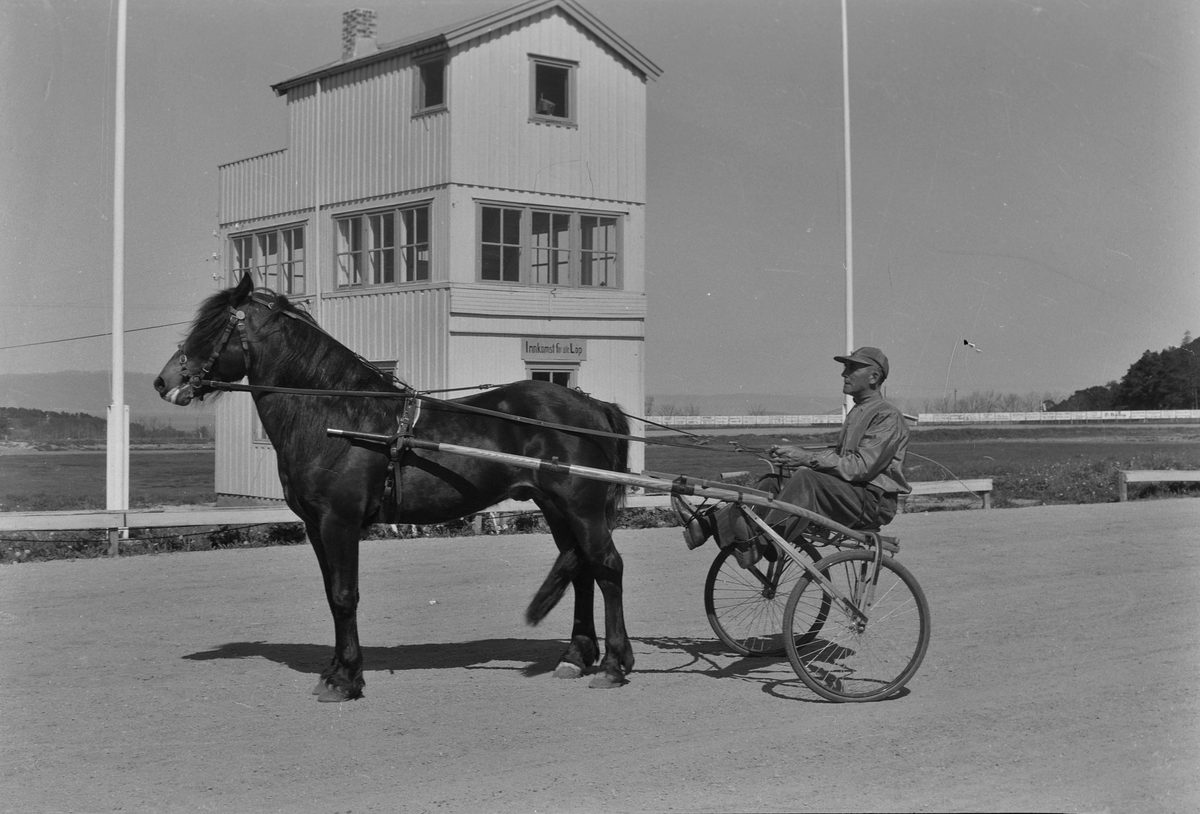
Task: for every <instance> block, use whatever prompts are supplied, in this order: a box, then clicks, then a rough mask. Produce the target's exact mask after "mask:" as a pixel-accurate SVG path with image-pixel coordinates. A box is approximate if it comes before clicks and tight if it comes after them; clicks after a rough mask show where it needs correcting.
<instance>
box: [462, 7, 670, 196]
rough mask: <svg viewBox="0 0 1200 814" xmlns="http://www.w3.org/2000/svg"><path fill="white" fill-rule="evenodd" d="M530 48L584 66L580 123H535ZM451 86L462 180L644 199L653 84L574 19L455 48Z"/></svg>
mask: <svg viewBox="0 0 1200 814" xmlns="http://www.w3.org/2000/svg"><path fill="white" fill-rule="evenodd" d="M530 54H536V55H539V56H545V57H554V58H557V59H564V60H571V61H575V62H578V63H579V67H578V69H577V71H576V102H577V107H576V110H577V117H576V120H577V122H578V127H562V126H557V125H550V124H533V123H531V122H530V121H529V109H530V84H529V73H530V70H531V67H530V63H529V56H530ZM450 87H451V93H450V105H451V112H452V114H453V115H452V120H451V126H452V134H451V135H452V138H451V144H452V147H453V150H454V156H453V174H454V179H453V180H455V181H459V182H470V183H473V184H481V185H484V186H494V187H499V188H501V189H522V190H536V191H538V192H550V193H555V194H560V195H573V196H582V197H588V198H597V199H602V200H613V201H635V202H641V201H644V200H645V197H646V195H645V175H646V172H645V170H646V167H645V132H646V89H645V84H644V83H643V82H642V80H641V79H640V78H639V77H638V76H637V75H636V74H634V73H633V72H632V71H630V70H629V69H628V68H627V67H626V66H625V65H624V64H623V63H621V62H619V61H618V60H617V59H616V58H614V57H613V56H612V54H610V53H608V52H607V51H606V50H605V49H604V48H603V47H602V46H600V44H599V43H598V42H595V41H593V40H591V39H590V38H589V37H588V36H587V34H586V33H585V32H584V31H583V30H581V29H580V28H577V27H576V26H575V25H574V24H573V23H572V22H571V21H569V20H567V19H565V18H564V17H561V16H559V15H557V14H552V13H547V14H545V15H542V16H540V17H538V18H534V19H530V20H528V21H526V22H524V23H521V24H518V25H516V26H508V27H505V28H500V29H497V30H496V31H494V32H492V33H491V34H490V35H488V36H487V37H485V38H483V39H481V40H478V41H476V42H475V43H473V44H472V45H471V46H470V47H464V48H462V49H461V50H459V51H456V52H455V53H454V54H453V55H452V57H451V63H450Z"/></svg>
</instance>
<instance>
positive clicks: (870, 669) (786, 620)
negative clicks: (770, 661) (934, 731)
mask: <svg viewBox="0 0 1200 814" xmlns="http://www.w3.org/2000/svg"><path fill="white" fill-rule="evenodd" d="M874 560H875V553H874V552H873V551H867V550H857V551H840V552H837V553H835V554H831V555H830V556H828V557H826V558H824V559H822V560H820V561H819V562H818V563H817V568H818V569H820V571H821V573H822V575H824V576H826V577H828V578H829V580H830V581H831V582H832V583H833V585H834V587H836V588H837V590H838V591H840V592H841V593H842V594H843V595H845V596H847V597H854V596H856V595H857V594H856V591H857V590H858V589H859V587H860V586H863V585H865V582H866V580H865V578H864V574H869V573H870V569H871V567H872V565H873V563H874ZM822 599H823V600H824V602H822V601H821V600H822ZM828 601H829V597H828V595H826V593H825V591H824V590H823V589H822V588H821V586H820V585H819V584H818V583H816V582H814V581H813V580H812V578H811V577H809V576H808V575H807V574H805V575H804V576H802V577H801V578H800V579H798V580H797V581H796V584H795V585H794V586H793V587H792V590H791V593H790V594H789V596H788V601H787V606H786V607H785V609H784V614H783V631H784V636H783V643H784V647H785V650H786V651H787V655H788V660H789V661H790V662H791V663H792V668H793V669H794V670H795V671H796V675H797V676H799V677H800V680H801V681H803V682H804V684H805V685H806V686H807V687H808V688H809V689H811V690H812V691H813V692H815V693H817V694H818V695H820V696H821V697H823V698H826V699H828V700H830V701H838V702H861V701H880V700H883V699H884V698H888V697H890V696H892V695H895V694H896V693H897V692H899V691H900V690H901V688H903V687H904V685H905V684H906V683H907V682H908V680H909V679H910V678H912V677H913V675H914V674H915V673H916V671H917V668H918V667H920V666H921V661H922V659H924V658H925V652H926V650H928V648H929V636H930V613H929V602H928V600H927V599H926V598H925V593H924V591H922V590H921V586H920V585H919V584H918V583H917V580H916V578H915V577H914V576H913V575H912V573H911V572H910V571H909V570H908V569H907V568H905V567H904V566H903V565H901V564H900V563H899V562H897V561H896V560H894V559H892V558H891V557H884V558H883V561H882V564H881V568H880V571H879V576H878V580H877V583H876V586H875V596H874V602H873V603H872V605H871V606H870V607H868V608H867V609H866V614H867V618H868V621H867V624H866V626H865V628H860V626H859V625H858V624H857V623H856V622H855V620H854V619H852V618H851V615H850V612H849V611H847V610H845V609H844V608H841V607H840V604H841V603H838V602H835V603H834V607H833V610H828V609H827V610H826V614H827V618H826V620H825V622H824V624H823V626H822V629H821V635H820V637H819V638H816V637H814V638H812V639H810V640H809V641H807V642H805V641H801V640H799V639H797V638H795V637H793V636H791V635H789V634H790V633H791V632H792V631H793V629H795V628H797V627H800V628H805V629H807V627H808V625H809V621H808V620H809V619H810V618H812V617H814V616H816V615H818V614H819V613H820V612H821V611H820V608H821V607H822V606H823V605H824V603H827V602H828ZM826 607H827V606H826Z"/></svg>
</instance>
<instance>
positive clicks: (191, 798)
mask: <svg viewBox="0 0 1200 814" xmlns="http://www.w3.org/2000/svg"><path fill="white" fill-rule="evenodd" d="M1198 527H1200V500H1197V499H1178V500H1161V501H1146V502H1137V503H1126V504H1107V505H1092V506H1053V507H1039V508H1029V509H1007V510H992V511H964V512H950V513H933V514H907V515H903V516H901V517H899V518H897V520H896V521H895V523H893V525H892V527H891V530H892V531H893V532H894V533H897V534H899V535H900V537H901V540H902V546H903V547H902V551H901V554H900V559H901V561H903V562H904V563H905V564H906V565H908V566H909V568H910V569H911V570H912V571H913V573H914V574H915V575H916V576H917V578H918V579H919V580H920V582H921V583H922V585H923V586H924V588H925V591H926V593H927V594H928V596H929V600H930V604H931V606H932V610H933V621H934V626H933V641H932V644H931V645H930V649H929V653H928V655H927V657H926V659H925V662H924V664H923V665H922V667H921V670H920V671H919V672H918V673H917V675H916V677H915V678H914V679H913V680H912V681H911V682H910V683H909V685H908V687H907V688H906V691H905V692H904V693H902V694H901V695H900V696H898V697H895V698H893V699H891V700H888V701H885V702H881V703H874V704H854V705H839V704H831V703H826V702H824V701H822V700H821V699H819V698H818V697H816V696H815V695H813V694H812V693H810V692H809V691H808V690H806V689H805V688H804V687H803V685H801V684H800V682H799V681H798V680H797V679H796V677H795V675H794V673H792V671H791V668H790V666H789V665H788V663H787V661H786V659H781V660H773V659H767V660H761V659H758V660H746V659H740V658H737V657H734V656H732V655H728V654H726V653H725V652H723V651H722V649H721V647H720V646H719V645H718V643H717V642H716V640H715V638H714V636H713V635H712V633H711V631H710V629H709V627H708V623H707V621H706V620H705V617H704V611H703V604H702V596H701V593H702V585H703V577H704V573H705V571H706V569H707V567H708V564H709V562H710V560H711V557H712V555H713V553H714V551H713V549H712V547H711V544H710V545H709V546H707V547H705V548H702V549H699V550H698V551H695V552H690V553H689V552H687V551H686V550H685V549H684V546H683V543H682V541H681V540H680V538H679V531H678V529H650V530H639V531H619V532H618V533H617V543H618V546H619V547H620V549H621V551H622V554H623V556H624V558H625V563H626V597H627V602H626V609H627V618H628V622H629V628H630V634H631V635H632V636H633V639H634V648H635V652H636V655H637V669H636V671H635V672H634V673H633V674H632V676H631V681H630V683H629V684H628V685H627V686H625V687H623V688H621V689H617V690H610V691H596V690H590V689H588V688H587V685H586V680H583V681H563V680H557V679H554V678H552V677H551V676H550V671H551V670H552V669H553V667H554V663H555V659H556V657H557V655H558V653H559V652H560V650H561V648H562V647H563V637H564V636H565V634H566V633H567V631H568V628H569V624H570V612H569V611H570V601H569V599H568V600H567V601H564V602H563V603H562V605H560V607H559V608H558V609H556V610H555V611H554V612H553V613H552V614H551V615H550V617H549V618H548V619H547V620H546V621H545V622H544V623H543V624H542V625H541V626H540V627H537V628H529V627H526V626H525V625H524V624H523V623H522V621H521V620H522V614H523V611H524V608H525V605H526V603H527V602H528V600H529V598H530V596H531V595H532V593H533V591H534V590H535V589H536V587H537V585H538V584H539V583H540V581H541V579H542V577H543V576H544V575H545V573H546V571H547V569H548V568H549V567H550V564H551V562H552V560H553V556H554V547H553V544H552V542H551V541H550V539H549V537H548V536H546V535H524V536H502V537H489V538H486V539H482V540H481V539H480V538H461V539H417V540H405V541H381V542H371V543H366V544H364V546H363V557H362V562H363V584H362V605H361V607H360V630H361V633H362V639H363V642H364V644H365V655H366V669H367V672H366V678H367V689H366V697H365V698H364V699H362V700H359V701H355V702H352V703H348V704H334V705H326V704H318V703H316V701H315V700H314V699H313V697H312V696H311V695H310V694H309V690H310V689H311V687H312V685H313V684H314V683H315V680H316V676H317V674H318V672H319V670H320V667H321V665H322V664H323V663H324V662H325V661H326V660H327V659H328V656H329V647H330V644H331V641H332V625H331V623H330V621H329V618H328V612H327V609H326V608H325V602H324V597H323V594H322V591H321V587H320V577H319V573H318V569H317V565H316V562H315V560H314V558H313V556H312V554H311V552H310V551H309V550H308V549H307V547H290V548H270V549H251V550H240V551H239V550H225V551H213V552H204V553H191V554H173V555H164V556H147V557H130V558H124V559H119V560H106V561H87V562H66V561H62V562H48V563H26V564H21V565H14V566H6V567H2V568H0V652H3V653H4V657H3V660H2V661H0V678H2V679H3V686H4V688H5V692H4V693H3V695H2V696H0V730H2V733H3V738H2V745H0V758H2V760H0V810H2V811H6V812H9V811H11V812H23V813H25V812H57V811H63V812H110V811H123V812H175V811H178V812H197V811H214V812H273V811H278V812H310V811H311V812H351V811H352V812H395V811H405V812H407V811H412V812H423V811H449V812H534V811H548V812H576V811H578V812H593V811H601V810H604V811H609V812H668V811H674V812H708V811H712V812H722V811H800V810H819V811H830V810H843V811H845V810H850V811H963V810H971V811H1017V810H1033V811H1078V812H1100V811H1112V812H1124V811H1138V812H1191V811H1195V810H1197V808H1200V771H1198V770H1200V682H1198V681H1197V675H1198V668H1200V636H1198V635H1197V633H1198V632H1200V591H1198V590H1197V588H1198V587H1200V546H1198V545H1197V534H1196V529H1197V528H1198Z"/></svg>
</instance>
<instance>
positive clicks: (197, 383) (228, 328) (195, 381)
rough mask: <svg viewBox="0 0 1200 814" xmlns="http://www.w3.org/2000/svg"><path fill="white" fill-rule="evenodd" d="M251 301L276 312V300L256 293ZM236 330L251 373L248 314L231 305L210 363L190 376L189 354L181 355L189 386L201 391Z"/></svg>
mask: <svg viewBox="0 0 1200 814" xmlns="http://www.w3.org/2000/svg"><path fill="white" fill-rule="evenodd" d="M250 299H251V300H252V301H253V302H256V303H258V304H259V305H263V306H266V308H267V310H269V311H274V310H275V300H274V299H273V298H271V297H268V296H267V295H265V294H259V293H258V292H257V291H256V292H254V293H253V294H251V295H250ZM279 313H281V314H285V315H287V316H289V317H291V318H292V319H299V320H302V321H304V320H305V316H307V315H301V314H298V313H292V312H291V311H280V312H279ZM310 319H311V318H310ZM311 324H313V325H315V324H316V323H315V322H314V323H311ZM234 328H237V333H238V339H239V340H240V341H241V344H242V358H243V359H244V360H245V363H246V371H247V372H249V370H250V341H249V339H248V338H247V336H246V312H245V311H243V310H242V309H240V308H234V307H233V306H232V305H230V306H229V319H228V320H227V321H226V322H225V328H224V330H222V331H221V336H220V338H218V339H217V341H216V342H215V343H214V344H213V351H212V355H211V356H209V357H208V361H206V362H205V363H204V364H203V365H201V367H200V370H199V372H197V373H194V374H192V375H191V376H189V375H188V372H187V354H186V353H180V354H179V366H180V368H181V369H182V370H183V378H184V379H186V380H187V382H188V384H190V385H191V386H192V389H193V390H199V389H200V387H201V386H202V385H203V384H204V382H205V381H206V380H207V379H208V374H209V372H210V371H211V370H212V369H213V365H215V364H216V363H217V359H218V358H219V357H220V356H221V354H222V353H224V352H225V346H226V345H228V344H229V338H230V337H231V336H233V330H234Z"/></svg>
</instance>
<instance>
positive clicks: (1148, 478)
mask: <svg viewBox="0 0 1200 814" xmlns="http://www.w3.org/2000/svg"><path fill="white" fill-rule="evenodd" d="M1131 483H1200V472H1188V471H1186V470H1182V469H1122V470H1121V471H1119V472H1118V473H1117V500H1119V501H1120V502H1122V503H1124V502H1125V501H1127V500H1129V487H1128V484H1131Z"/></svg>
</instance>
